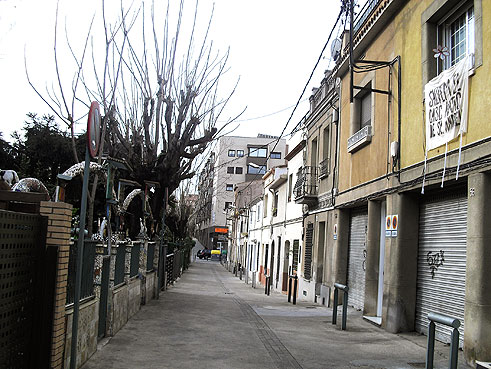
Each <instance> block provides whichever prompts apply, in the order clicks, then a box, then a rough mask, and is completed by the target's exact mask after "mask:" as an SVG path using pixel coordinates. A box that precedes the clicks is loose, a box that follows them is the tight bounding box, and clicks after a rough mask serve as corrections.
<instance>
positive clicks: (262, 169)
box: [247, 163, 266, 174]
mask: <svg viewBox="0 0 491 369" xmlns="http://www.w3.org/2000/svg"><path fill="white" fill-rule="evenodd" d="M265 173H266V165H256V164H252V163H251V164H249V165H248V166H247V174H265Z"/></svg>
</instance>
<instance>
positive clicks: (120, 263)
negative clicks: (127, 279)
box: [114, 243, 126, 286]
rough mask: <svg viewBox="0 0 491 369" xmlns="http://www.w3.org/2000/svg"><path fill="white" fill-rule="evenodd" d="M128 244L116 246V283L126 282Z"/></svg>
mask: <svg viewBox="0 0 491 369" xmlns="http://www.w3.org/2000/svg"><path fill="white" fill-rule="evenodd" d="M125 246H126V244H125V243H120V244H118V246H117V248H116V262H115V267H114V285H115V286H117V285H119V284H121V283H123V282H124V267H125V258H126V247H125Z"/></svg>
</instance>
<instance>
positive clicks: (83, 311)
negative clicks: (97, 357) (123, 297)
mask: <svg viewBox="0 0 491 369" xmlns="http://www.w3.org/2000/svg"><path fill="white" fill-rule="evenodd" d="M98 322H99V299H97V298H94V299H92V300H90V301H88V302H86V303H83V304H81V305H80V309H79V323H78V334H77V341H78V342H77V368H79V367H80V366H82V364H84V363H85V362H86V361H87V360H89V358H90V357H91V356H92V355H93V354H94V353H95V352H96V350H97V329H98ZM72 324H73V309H70V310H67V311H66V336H65V362H64V367H65V368H66V369H68V368H69V367H70V348H71V346H72Z"/></svg>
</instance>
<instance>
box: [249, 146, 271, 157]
mask: <svg viewBox="0 0 491 369" xmlns="http://www.w3.org/2000/svg"><path fill="white" fill-rule="evenodd" d="M267 156H268V149H266V148H261V147H249V157H251V158H265V157H267Z"/></svg>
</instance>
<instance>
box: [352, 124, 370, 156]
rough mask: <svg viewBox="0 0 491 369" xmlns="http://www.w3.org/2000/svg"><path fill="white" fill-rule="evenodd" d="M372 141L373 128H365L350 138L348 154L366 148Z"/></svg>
mask: <svg viewBox="0 0 491 369" xmlns="http://www.w3.org/2000/svg"><path fill="white" fill-rule="evenodd" d="M370 141H372V126H370V125H369V126H365V127H363V128H362V129H360V130H359V131H358V132H356V133H355V134H354V135H353V136H351V137H350V138H348V152H353V151H355V150H356V149H358V148H360V147H362V146H365V145H366V144H367V143H369V142H370Z"/></svg>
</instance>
